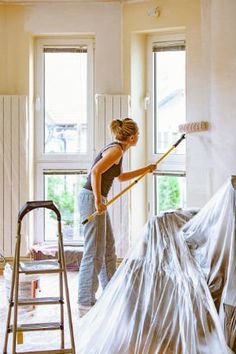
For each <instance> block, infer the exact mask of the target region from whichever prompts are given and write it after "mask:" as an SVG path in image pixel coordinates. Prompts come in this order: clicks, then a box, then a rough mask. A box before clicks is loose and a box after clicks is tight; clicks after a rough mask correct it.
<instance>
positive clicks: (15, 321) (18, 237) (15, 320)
mask: <svg viewBox="0 0 236 354" xmlns="http://www.w3.org/2000/svg"><path fill="white" fill-rule="evenodd" d="M20 244H21V221H19V222H18V226H17V235H16V257H15V260H14V263H15V266H14V270H15V276H14V278H13V281H14V282H15V284H14V287H15V288H14V300H13V301H14V317H13V338H12V354H15V353H16V334H17V324H18V297H19V263H20Z"/></svg>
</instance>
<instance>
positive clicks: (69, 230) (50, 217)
mask: <svg viewBox="0 0 236 354" xmlns="http://www.w3.org/2000/svg"><path fill="white" fill-rule="evenodd" d="M85 180H86V174H63V173H62V174H53V173H52V174H45V175H44V186H45V200H53V202H54V203H55V204H56V205H57V207H58V209H59V211H60V213H61V219H62V233H63V236H64V241H65V242H79V243H83V238H82V233H81V229H82V225H81V220H80V217H79V210H78V203H77V197H78V194H79V192H80V189H81V188H82V187H83V185H84V183H85ZM44 234H45V241H54V240H56V239H57V220H56V215H55V213H54V212H52V211H50V210H47V209H46V210H45V233H44Z"/></svg>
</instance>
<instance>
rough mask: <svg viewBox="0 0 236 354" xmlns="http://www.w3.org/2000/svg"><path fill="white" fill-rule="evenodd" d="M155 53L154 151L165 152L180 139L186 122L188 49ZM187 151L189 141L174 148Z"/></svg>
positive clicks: (177, 152)
mask: <svg viewBox="0 0 236 354" xmlns="http://www.w3.org/2000/svg"><path fill="white" fill-rule="evenodd" d="M153 55H154V153H155V154H156V153H163V152H165V151H166V150H167V149H168V148H169V147H170V146H171V145H172V144H173V143H174V142H176V141H177V140H178V137H179V134H178V126H179V124H182V123H184V122H185V50H173V48H172V49H170V50H168V49H167V48H165V50H164V51H157V52H154V53H153ZM173 153H174V154H184V153H185V143H182V144H180V145H179V146H178V148H177V149H175V150H174V151H173Z"/></svg>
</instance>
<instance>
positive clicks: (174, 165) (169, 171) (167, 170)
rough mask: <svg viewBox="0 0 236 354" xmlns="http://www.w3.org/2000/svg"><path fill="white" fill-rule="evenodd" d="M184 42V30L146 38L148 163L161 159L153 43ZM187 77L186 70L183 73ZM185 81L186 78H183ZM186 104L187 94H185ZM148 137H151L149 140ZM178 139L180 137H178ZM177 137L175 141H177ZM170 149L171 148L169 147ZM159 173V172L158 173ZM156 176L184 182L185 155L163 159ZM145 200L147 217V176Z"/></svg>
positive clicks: (151, 207) (150, 184) (150, 188)
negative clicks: (157, 145) (157, 148)
mask: <svg viewBox="0 0 236 354" xmlns="http://www.w3.org/2000/svg"><path fill="white" fill-rule="evenodd" d="M175 41H176V42H178V41H184V42H185V48H186V36H185V32H184V29H179V30H176V31H166V32H165V33H163V32H162V33H159V34H150V35H149V36H148V38H147V93H146V97H145V102H146V103H147V104H146V116H147V157H148V161H149V162H153V161H155V162H156V161H158V160H159V159H160V157H162V155H163V154H162V153H156V154H155V153H154V144H155V142H154V133H153V132H154V127H155V122H154V96H155V95H154V94H155V90H154V80H153V77H154V61H153V45H154V43H158V42H159V43H167V42H171V43H173V42H175ZM186 67H187V51H186ZM185 73H186V76H187V70H186V71H185ZM185 80H186V77H185ZM186 103H187V94H186ZM150 137H152V138H151V139H150ZM179 137H180V136H179ZM179 137H177V139H176V140H178V139H179ZM170 147H171V146H170ZM158 171H159V172H158ZM158 171H156V172H155V174H156V175H168V176H170V175H173V176H176V175H179V176H183V177H184V176H185V180H186V153H185V154H178V155H177V154H175V155H173V154H170V155H168V158H167V159H164V160H163V161H162V162H161V164H160V165H158ZM147 200H148V217H151V216H152V215H154V213H155V205H156V202H155V200H154V178H153V176H152V175H149V176H148V178H147Z"/></svg>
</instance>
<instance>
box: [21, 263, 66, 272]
mask: <svg viewBox="0 0 236 354" xmlns="http://www.w3.org/2000/svg"><path fill="white" fill-rule="evenodd" d="M62 271H63V269H62V268H61V266H60V263H59V262H58V261H57V260H53V259H48V260H41V261H24V262H23V261H21V262H20V265H19V273H24V274H45V273H60V272H62Z"/></svg>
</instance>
